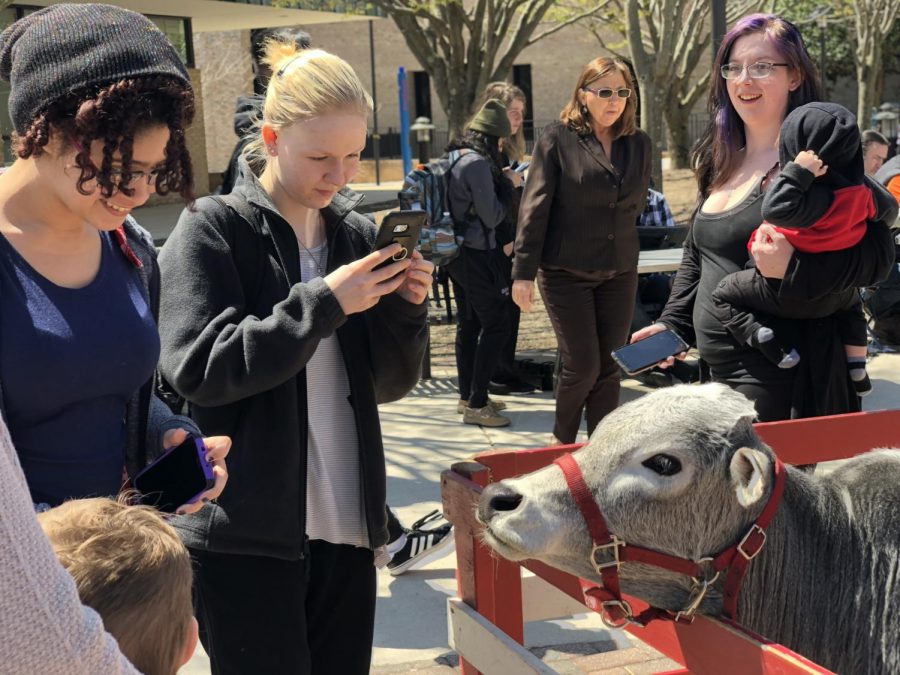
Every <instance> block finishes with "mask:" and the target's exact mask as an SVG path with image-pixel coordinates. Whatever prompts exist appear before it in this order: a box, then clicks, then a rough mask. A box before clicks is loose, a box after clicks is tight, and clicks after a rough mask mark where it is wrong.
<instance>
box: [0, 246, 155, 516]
mask: <svg viewBox="0 0 900 675" xmlns="http://www.w3.org/2000/svg"><path fill="white" fill-rule="evenodd" d="M100 237H101V239H102V257H101V263H100V270H99V272H98V273H97V276H96V277H95V278H94V280H93V281H91V282H90V283H89V284H88V285H87V286H85V287H83V288H77V289H73V288H64V287H62V286H58V285H56V284H54V283H53V282H51V281H49V280H48V279H47V278H45V277H44V276H42V275H41V274H39V273H38V272H37V271H36V270H34V268H32V267H31V265H29V264H28V262H27V261H25V259H24V258H22V256H21V255H19V253H18V251H16V250H15V249H14V248H13V246H12V245H11V244H10V243H9V241H8V240H7V239H6V237H4V236H2V235H0V382H2V386H3V400H4V406H5V413H6V422H7V424H8V426H9V430H10V433H11V435H12V440H13V443H14V444H15V446H16V450H17V452H18V454H19V459H20V461H21V463H22V468H23V469H24V471H25V477H26V479H27V480H28V487H29V489H30V490H31V496H32V499H33V500H34V501H35V502H36V503H40V502H46V503H48V504H50V505H51V506H55V505H57V504H59V503H61V502H63V501H65V500H66V499H69V498H81V497H88V496H105V495H114V494H116V493H117V492H118V491H119V489H120V488H121V485H122V469H123V465H124V457H125V408H126V404H127V401H128V399H129V398H130V397H131V396H132V395H133V394H135V392H137V390H138V389H139V388H140V386H141V385H142V384H144V383H145V382H146V381H147V380H148V379H149V378H150V376H151V375H152V373H153V369H154V368H155V367H156V363H157V361H158V359H159V349H160V346H159V332H158V330H157V327H156V322H155V321H154V319H153V314H152V312H151V310H150V305H149V301H148V297H147V292H146V289H145V288H144V285H143V284H142V283H141V279H140V276H139V274H138V270H137V269H135V267H134V266H133V265H132V263H130V262H129V261H128V260H126V258H125V256H124V255H122V253H121V252H120V251H119V250H118V248H117V246H116V244H115V242H114V241H113V240H112V237H111V236H110V235H109V234H108V233H106V232H102V233H100Z"/></svg>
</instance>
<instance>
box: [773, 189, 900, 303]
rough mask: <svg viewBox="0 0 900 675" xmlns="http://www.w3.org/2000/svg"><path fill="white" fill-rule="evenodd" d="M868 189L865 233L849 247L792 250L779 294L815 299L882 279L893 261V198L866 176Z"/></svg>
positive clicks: (894, 206)
mask: <svg viewBox="0 0 900 675" xmlns="http://www.w3.org/2000/svg"><path fill="white" fill-rule="evenodd" d="M866 185H867V186H868V187H869V188H871V189H872V194H873V197H874V199H875V210H876V215H875V219H874V220H870V221H868V224H867V227H866V234H865V236H864V237H863V238H862V239H861V240H860V242H859V243H858V244H857V245H856V246H853V247H852V248H847V249H843V250H840V251H826V252H823V253H802V252H800V251H796V252H795V253H794V256H793V258H792V259H791V262H790V263H789V265H788V271H787V274H786V275H785V278H784V281H783V282H782V285H781V292H782V294H785V293H787V294H790V295H791V296H794V297H800V298H811V299H815V298H818V297H821V296H823V295H825V294H827V293H840V292H843V291H847V290H850V289H853V288H860V287H863V286H875V285H876V284H878V283H880V282H882V281H884V280H885V279H886V278H887V276H888V274H890V271H891V268H892V267H893V265H894V264H895V257H896V254H895V249H894V237H893V234H892V232H891V229H890V227H891V225H893V223H894V221H895V220H896V218H897V201H896V200H895V199H894V197H893V196H892V195H891V193H889V192H888V191H887V190H885V189H884V188H883V187H882V186H881V185H879V184H878V183H876V182H874V181H873V180H871V179H870V178H869V177H868V176H866Z"/></svg>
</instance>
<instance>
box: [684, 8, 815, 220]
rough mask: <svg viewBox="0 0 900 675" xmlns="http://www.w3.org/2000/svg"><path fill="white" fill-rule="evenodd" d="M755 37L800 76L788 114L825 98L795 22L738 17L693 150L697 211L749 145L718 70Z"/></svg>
mask: <svg viewBox="0 0 900 675" xmlns="http://www.w3.org/2000/svg"><path fill="white" fill-rule="evenodd" d="M755 33H765V34H766V36H767V37H768V38H769V40H770V41H771V42H772V44H773V45H774V46H775V48H776V49H777V50H778V53H779V55H780V56H781V58H782V59H784V61H785V62H787V63H789V64H790V67H791V69H792V70H794V71H795V72H798V73H800V75H801V77H802V81H801V83H800V86H799V87H797V89H795V90H794V91H792V92H791V93H790V95H789V97H788V106H787V111H786V113H785V114H787V113H789V112H790V111H791V110H793V109H794V108H796V107H798V106H801V105H804V104H806V103H810V102H812V101H818V100H820V99H821V98H822V90H821V88H820V86H819V75H818V72H817V71H816V66H815V64H814V63H813V61H812V59H811V58H810V57H809V53H808V52H807V51H806V45H805V44H804V43H803V37H802V36H801V35H800V31H799V30H798V29H797V27H796V26H795V25H794V24H792V23H791V22H790V21H787V20H786V19H782V18H781V17H780V16H777V15H775V14H750V15H748V16H745V17H744V18H742V19H740V20H739V21H738V22H737V23H736V24H735V26H734V28H732V29H731V30H730V31H729V32H728V34H727V35H726V36H725V37H724V38H723V39H722V44H721V45H720V46H719V51H718V53H717V54H716V59H715V63H714V64H713V71H712V81H711V83H710V91H709V100H708V102H707V109H708V111H709V126H708V127H707V128H706V131H705V132H704V134H703V136H702V137H701V138H700V140H699V141H697V144H696V145H695V146H694V150H693V152H692V157H691V165H692V167H693V168H694V174H695V175H696V177H697V185H698V187H699V203H698V205H697V208H698V209H699V208H700V204H702V203H703V201H704V200H705V199H706V197H707V196H709V193H710V192H712V191H713V190H714V189H715V188H716V187H718V186H719V185H722V184H723V183H724V182H726V181H727V180H728V179H729V178H730V177H731V174H732V172H733V171H734V170H735V168H737V164H738V151H739V150H740V149H741V148H742V147H743V146H744V144H745V142H746V138H745V136H744V123H743V121H742V120H741V118H740V116H738V114H737V112H736V111H735V109H734V107H733V106H732V105H731V99H730V98H729V97H728V89H727V85H726V83H725V79H724V78H722V77H719V70H720V69H721V67H722V65H723V64H725V63H727V62H728V59H729V57H730V56H731V49H732V48H733V47H734V43H735V42H736V41H737V40H738V39H739V38H742V37H744V36H745V35H753V34H755ZM695 212H696V211H695Z"/></svg>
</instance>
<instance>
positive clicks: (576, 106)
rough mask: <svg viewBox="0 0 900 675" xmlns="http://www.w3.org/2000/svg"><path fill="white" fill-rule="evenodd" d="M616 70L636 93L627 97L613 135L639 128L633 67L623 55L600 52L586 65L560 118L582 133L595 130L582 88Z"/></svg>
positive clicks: (633, 92)
mask: <svg viewBox="0 0 900 675" xmlns="http://www.w3.org/2000/svg"><path fill="white" fill-rule="evenodd" d="M616 70H617V71H619V72H620V73H621V74H622V77H623V78H625V86H626V87H628V88H629V89H631V93H632V95H631V96H629V97H628V98H627V99H625V110H624V111H623V112H622V115H621V116H620V117H619V119H617V120H616V123H615V124H613V126H612V132H613V138H619V137H620V136H630V135H631V134H633V133H634V132H635V131H636V130H637V124H636V122H635V118H636V116H637V92H636V91H635V88H634V80H633V79H632V77H631V69H630V68H629V67H628V64H627V63H625V61H623V60H622V59H618V58H612V57H609V56H599V57H597V58H596V59H594V60H593V61H591V62H590V63H588V64H587V65H586V66H585V67H584V70H582V71H581V76H580V77H579V78H578V84H576V85H575V90H574V91H573V92H572V98H571V99H570V100H569V102H568V103H567V104H566V107H565V108H563V109H562V112H561V113H560V114H559V119H561V120H562V121H563V123H564V124H565V125H566V126H568V127H569V128H570V129H572V130H573V131H576V132H577V133H579V134H589V133H591V131H592V129H591V123H590V120H589V118H588V115H587V113H586V112H584V110H583V106H582V104H581V101H580V100H579V99H578V92H580V91H581V90H582V89H584V88H585V87H586V86H588V85H589V84H590V83H591V82H593V81H594V80H599V79H600V78H601V77H603V76H605V75H609V74H610V73H612V72H614V71H616Z"/></svg>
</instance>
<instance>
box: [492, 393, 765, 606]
mask: <svg viewBox="0 0 900 675" xmlns="http://www.w3.org/2000/svg"><path fill="white" fill-rule="evenodd" d="M755 417H756V411H755V410H754V407H753V404H752V403H751V402H750V401H748V400H747V399H746V398H745V397H744V396H742V395H741V394H738V393H736V392H734V391H732V390H731V389H729V388H728V387H725V386H724V385H718V384H709V385H702V386H687V385H685V386H678V387H671V388H667V389H662V390H658V391H655V392H653V393H650V394H648V395H646V396H642V397H641V398H639V399H637V400H635V401H632V402H631V403H628V404H626V405H623V406H622V407H620V408H618V409H616V410H615V411H613V412H612V413H610V414H609V415H608V416H607V417H606V418H605V419H604V420H603V421H602V422H601V423H600V425H599V426H598V427H597V429H596V431H595V432H594V434H593V436H591V439H590V441H589V442H588V444H587V445H586V446H585V447H584V448H583V449H581V450H580V451H578V452H577V453H575V459H576V460H577V462H578V465H579V466H580V468H581V471H582V473H583V474H584V478H585V481H586V482H587V484H588V487H589V488H590V490H591V492H592V494H593V496H594V499H595V500H596V501H597V504H598V505H599V506H600V509H601V511H602V512H603V515H604V517H605V519H606V522H607V524H608V526H609V529H610V531H611V532H612V533H613V534H615V535H616V536H618V537H619V538H620V539H622V540H623V541H625V542H627V543H628V544H631V545H638V546H642V547H645V548H651V549H655V550H657V551H662V552H664V553H669V554H671V555H675V556H678V557H682V558H688V559H691V560H700V559H701V558H703V557H705V556H709V555H712V554H715V553H718V552H719V551H721V550H723V549H725V548H727V547H728V546H730V545H732V544H734V543H735V542H736V541H737V540H738V539H739V538H740V537H741V535H742V534H743V533H744V531H745V530H746V528H747V526H748V525H749V523H751V522H752V521H753V520H754V519H755V518H756V516H757V515H758V514H759V513H760V511H761V510H762V508H763V507H764V506H765V503H766V500H767V498H768V495H769V493H770V491H771V485H770V483H771V474H772V469H771V464H772V461H773V458H772V454H771V451H770V450H769V449H768V448H767V447H766V446H765V445H763V443H762V442H761V441H760V439H759V438H758V437H757V436H756V433H755V432H754V430H753V426H752V423H753V420H754V419H755ZM478 519H479V521H480V522H481V523H482V524H483V525H484V539H485V541H486V542H487V543H488V544H489V545H490V546H492V547H493V548H494V549H495V550H496V551H497V552H498V553H500V555H502V556H504V557H506V558H509V559H510V560H524V559H527V558H532V559H537V560H541V561H543V562H546V563H548V564H550V565H552V566H554V567H558V568H560V569H563V570H566V571H568V572H571V573H573V574H576V575H578V576H581V577H584V578H587V579H595V580H598V581H599V576H598V574H597V573H596V571H595V570H594V568H593V567H592V565H591V563H590V553H591V548H592V542H591V536H590V533H589V531H588V528H587V525H586V524H585V522H584V518H583V516H582V515H581V512H580V511H579V509H578V507H577V506H576V504H575V501H574V499H573V498H572V496H571V494H570V492H569V489H568V486H567V484H566V480H565V478H564V477H563V473H562V471H561V470H560V469H559V467H557V466H555V465H554V466H549V467H547V468H544V469H541V470H539V471H536V472H534V473H532V474H529V475H527V476H522V477H520V478H514V479H509V480H504V481H501V482H499V483H496V484H493V485H490V486H488V487H487V488H486V489H485V491H484V493H483V494H482V496H481V500H480V503H479V506H478ZM621 578H622V585H623V590H624V591H625V592H627V593H631V594H633V595H638V596H640V597H643V598H645V599H646V600H649V601H651V602H652V603H653V604H656V605H657V606H660V607H668V608H671V609H678V608H680V607H681V606H683V605H684V602H685V598H686V595H687V593H688V592H689V591H690V588H691V586H690V583H689V580H688V579H687V578H685V577H680V576H679V575H674V574H672V573H669V572H665V571H661V570H658V569H656V568H650V567H647V566H644V565H634V564H625V565H623V567H622V569H621Z"/></svg>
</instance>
